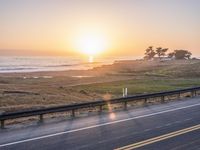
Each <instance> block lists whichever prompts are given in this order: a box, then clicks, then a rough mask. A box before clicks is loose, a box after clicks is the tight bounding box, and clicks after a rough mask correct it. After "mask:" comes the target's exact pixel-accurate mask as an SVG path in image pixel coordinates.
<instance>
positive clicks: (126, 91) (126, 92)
mask: <svg viewBox="0 0 200 150" xmlns="http://www.w3.org/2000/svg"><path fill="white" fill-rule="evenodd" d="M122 92H123V97H127V96H128V88H123V89H122Z"/></svg>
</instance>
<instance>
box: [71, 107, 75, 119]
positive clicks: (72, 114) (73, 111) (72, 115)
mask: <svg viewBox="0 0 200 150" xmlns="http://www.w3.org/2000/svg"><path fill="white" fill-rule="evenodd" d="M71 117H72V118H74V117H75V110H74V109H72V113H71Z"/></svg>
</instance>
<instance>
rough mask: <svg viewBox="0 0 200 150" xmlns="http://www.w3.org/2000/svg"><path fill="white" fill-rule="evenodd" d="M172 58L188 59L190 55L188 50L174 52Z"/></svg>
mask: <svg viewBox="0 0 200 150" xmlns="http://www.w3.org/2000/svg"><path fill="white" fill-rule="evenodd" d="M174 56H175V58H176V59H190V57H191V56H192V53H191V52H189V51H188V50H174Z"/></svg>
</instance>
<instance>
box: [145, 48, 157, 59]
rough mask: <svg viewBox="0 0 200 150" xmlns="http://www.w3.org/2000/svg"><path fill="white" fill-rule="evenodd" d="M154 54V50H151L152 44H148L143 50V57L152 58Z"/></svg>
mask: <svg viewBox="0 0 200 150" xmlns="http://www.w3.org/2000/svg"><path fill="white" fill-rule="evenodd" d="M155 55H156V52H155V51H154V50H153V46H149V47H148V48H147V49H146V51H145V56H144V59H148V60H150V59H152V58H154V56H155Z"/></svg>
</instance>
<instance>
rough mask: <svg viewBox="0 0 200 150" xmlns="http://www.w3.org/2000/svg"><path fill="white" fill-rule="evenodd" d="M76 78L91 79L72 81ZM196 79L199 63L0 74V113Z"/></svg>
mask: <svg viewBox="0 0 200 150" xmlns="http://www.w3.org/2000/svg"><path fill="white" fill-rule="evenodd" d="M80 75H82V76H91V77H87V78H76V77H72V76H80ZM35 76H37V77H39V78H38V79H35V78H33V77H35ZM43 76H52V77H53V78H46V79H45V78H43ZM23 77H27V78H26V79H24V78H23ZM199 77H200V61H199V60H191V61H186V60H183V61H168V62H155V61H152V62H147V61H124V62H116V63H115V64H113V65H106V66H102V67H98V68H94V69H93V70H88V71H63V72H39V73H18V74H17V73H14V74H0V111H18V110H22V109H33V108H42V107H50V106H57V105H67V104H74V103H82V102H86V101H95V100H99V99H104V98H107V96H108V95H109V98H115V97H121V95H122V88H124V87H128V93H129V94H130V95H134V94H141V93H152V92H158V91H166V90H173V89H177V88H186V87H192V86H199V85H200V78H199Z"/></svg>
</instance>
